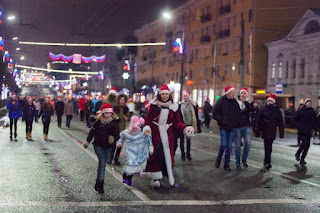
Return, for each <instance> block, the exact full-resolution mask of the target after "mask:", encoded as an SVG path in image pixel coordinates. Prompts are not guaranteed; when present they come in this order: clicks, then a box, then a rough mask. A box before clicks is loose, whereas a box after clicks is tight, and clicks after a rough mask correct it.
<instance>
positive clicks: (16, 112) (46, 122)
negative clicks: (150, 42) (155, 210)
mask: <svg viewBox="0 0 320 213" xmlns="http://www.w3.org/2000/svg"><path fill="white" fill-rule="evenodd" d="M137 106H138V104H137ZM290 107H292V106H290ZM7 108H8V110H9V118H10V140H11V141H12V140H13V136H14V138H15V139H16V138H17V125H18V124H17V121H18V119H20V118H22V121H25V123H26V138H27V139H29V140H30V139H32V124H33V122H38V120H39V118H40V117H41V120H42V123H43V136H44V140H48V133H49V126H50V122H51V121H52V118H53V115H54V111H55V113H56V116H57V124H58V127H59V128H61V126H62V116H63V115H65V117H66V127H67V128H70V127H71V121H72V118H73V116H74V115H75V114H78V113H79V114H80V115H79V117H80V121H81V122H84V123H86V126H87V127H88V128H90V131H89V134H88V137H87V140H86V142H85V143H84V144H83V147H84V148H88V146H89V144H90V143H91V141H92V140H93V143H92V144H93V147H94V151H95V153H96V155H97V157H98V161H99V164H98V171H97V178H96V183H95V187H94V188H95V190H96V191H98V192H99V193H104V180H105V165H106V164H112V163H114V164H115V165H120V161H119V157H120V152H121V151H122V152H123V153H124V158H125V160H124V162H125V163H124V167H123V183H124V184H127V185H128V186H131V185H132V178H133V175H134V174H137V173H139V174H140V176H141V177H143V178H150V179H151V184H152V186H153V187H160V186H161V180H162V179H163V178H164V177H166V178H167V179H168V181H169V184H170V185H171V186H175V184H176V182H175V178H174V175H173V169H172V168H173V164H174V156H175V153H176V150H177V148H178V147H180V151H181V160H182V161H186V160H188V161H192V156H191V140H192V135H193V134H194V133H195V132H196V133H201V132H202V130H201V128H202V126H203V124H204V125H205V127H206V128H207V129H209V130H210V122H211V118H213V119H215V120H216V121H217V124H218V126H219V132H220V147H219V150H218V156H217V158H216V161H215V167H216V168H219V167H220V164H221V161H222V158H223V155H224V166H223V168H224V170H225V171H231V167H230V157H231V152H232V144H233V143H234V144H235V145H234V153H235V161H236V169H237V170H242V169H243V168H248V162H247V160H248V156H249V152H250V147H251V136H252V135H255V136H256V137H260V136H262V138H263V140H264V150H265V155H264V161H263V165H264V167H265V169H267V170H269V169H270V168H272V165H271V154H272V144H273V141H274V140H275V139H276V135H277V134H276V132H277V129H279V137H280V138H284V121H283V115H282V113H281V111H280V108H279V105H278V104H277V102H276V97H275V95H273V94H270V96H269V97H268V99H267V102H266V105H265V106H261V107H259V104H258V103H256V102H252V101H250V100H249V92H248V90H247V89H246V88H242V89H240V91H239V94H237V95H236V89H235V88H234V87H231V86H227V87H226V88H225V95H224V96H222V97H221V98H220V99H219V100H218V101H217V102H216V104H215V105H214V106H211V104H210V100H209V99H208V98H207V99H206V101H205V104H204V107H203V108H202V109H199V107H198V105H197V104H196V103H194V102H192V101H191V99H190V93H189V92H187V91H185V92H184V94H183V100H182V101H181V102H180V103H175V102H174V101H173V98H172V96H171V92H170V90H169V88H168V86H167V85H165V84H164V85H162V86H161V88H160V89H159V91H158V94H157V96H156V97H155V98H154V99H153V100H147V101H145V103H144V105H143V106H141V105H140V104H139V108H140V109H139V116H137V115H135V114H136V113H135V104H134V103H133V101H132V99H130V98H129V97H128V96H127V95H125V94H118V93H117V91H116V89H115V88H114V87H112V88H111V90H110V91H109V93H108V95H107V97H106V98H103V97H102V96H101V97H98V96H96V97H89V96H83V97H81V98H80V99H75V98H72V97H68V98H66V99H64V98H62V97H58V98H57V100H53V99H52V98H42V97H40V98H39V99H38V98H34V97H28V98H20V99H18V98H17V96H16V95H12V97H11V99H10V100H9V101H8V104H7ZM291 111H292V109H291ZM202 114H203V115H204V121H202ZM294 119H295V122H296V126H297V129H298V132H297V133H298V141H301V145H300V146H299V149H298V150H297V152H296V154H295V159H296V160H297V161H299V162H300V164H301V165H305V164H306V161H305V158H306V155H307V153H308V150H309V147H310V139H311V133H312V130H315V132H317V131H319V124H320V121H319V120H320V110H317V111H315V110H313V108H312V101H311V99H310V98H306V99H305V101H304V103H303V105H302V106H301V107H300V109H299V110H298V111H297V112H295V114H294ZM128 122H130V124H129V125H127V123H128ZM127 126H128V128H127ZM185 141H186V144H185ZM185 145H186V147H185ZM242 146H243V150H241V148H242ZM185 148H186V149H185Z"/></svg>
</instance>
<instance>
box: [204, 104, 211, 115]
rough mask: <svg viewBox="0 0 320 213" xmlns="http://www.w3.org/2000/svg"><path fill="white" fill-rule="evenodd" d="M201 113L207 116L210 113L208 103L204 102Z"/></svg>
mask: <svg viewBox="0 0 320 213" xmlns="http://www.w3.org/2000/svg"><path fill="white" fill-rule="evenodd" d="M202 111H203V114H205V115H208V114H209V113H212V106H211V104H210V103H209V102H208V101H206V102H205V103H204V107H203V110H202Z"/></svg>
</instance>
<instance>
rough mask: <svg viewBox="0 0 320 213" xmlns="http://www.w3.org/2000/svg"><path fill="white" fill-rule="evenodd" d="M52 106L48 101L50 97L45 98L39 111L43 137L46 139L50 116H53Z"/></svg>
mask: <svg viewBox="0 0 320 213" xmlns="http://www.w3.org/2000/svg"><path fill="white" fill-rule="evenodd" d="M53 114H54V111H53V106H52V104H51V103H50V99H49V98H46V99H45V100H44V103H43V104H42V106H41V110H40V113H39V117H41V116H42V124H43V139H44V140H48V133H49V126H50V122H51V116H53Z"/></svg>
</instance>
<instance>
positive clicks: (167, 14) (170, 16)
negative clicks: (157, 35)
mask: <svg viewBox="0 0 320 213" xmlns="http://www.w3.org/2000/svg"><path fill="white" fill-rule="evenodd" d="M162 17H163V18H164V19H166V20H170V19H171V18H172V15H171V14H170V12H169V11H164V12H163V13H162Z"/></svg>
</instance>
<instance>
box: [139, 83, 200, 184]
mask: <svg viewBox="0 0 320 213" xmlns="http://www.w3.org/2000/svg"><path fill="white" fill-rule="evenodd" d="M178 108H179V105H178V104H177V103H174V102H173V99H172V96H171V95H170V90H169V88H168V86H167V85H166V84H164V85H162V86H161V88H160V90H159V94H158V95H157V98H156V99H154V100H152V101H150V110H149V111H148V114H147V117H146V119H145V127H144V128H143V131H144V132H145V134H147V133H150V131H151V134H152V144H153V147H154V153H153V155H151V156H150V158H149V160H148V163H147V167H146V171H145V173H142V174H141V176H147V177H150V178H152V179H153V180H152V185H153V186H154V187H160V180H161V179H162V178H163V177H164V176H165V177H168V180H169V183H170V185H171V186H174V184H175V180H174V177H173V171H172V164H173V156H174V133H173V128H176V129H177V130H178V131H180V132H181V133H182V132H183V133H184V134H185V135H187V136H189V137H190V136H192V135H193V131H194V129H193V127H192V126H188V127H187V125H185V124H184V123H183V122H182V121H181V120H180V116H179V112H178Z"/></svg>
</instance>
